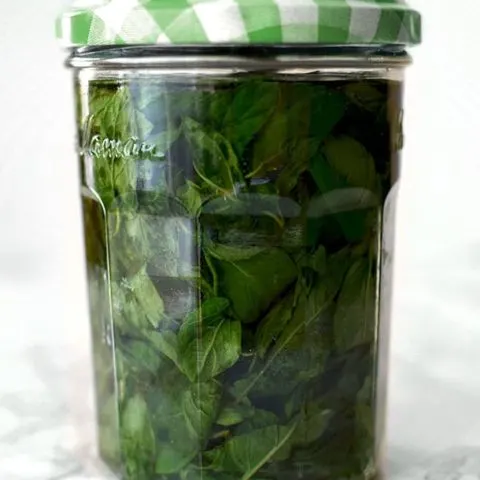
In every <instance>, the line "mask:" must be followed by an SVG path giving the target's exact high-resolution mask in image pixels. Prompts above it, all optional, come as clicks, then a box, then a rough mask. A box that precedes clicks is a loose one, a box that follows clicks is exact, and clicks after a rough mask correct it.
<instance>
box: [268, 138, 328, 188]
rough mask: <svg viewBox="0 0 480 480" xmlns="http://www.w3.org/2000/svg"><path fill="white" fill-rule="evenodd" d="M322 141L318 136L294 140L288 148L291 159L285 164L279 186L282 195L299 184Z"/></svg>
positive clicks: (279, 178) (278, 182)
mask: <svg viewBox="0 0 480 480" xmlns="http://www.w3.org/2000/svg"><path fill="white" fill-rule="evenodd" d="M319 145H320V141H319V140H318V138H317V137H314V138H302V139H300V140H295V141H293V142H292V143H291V144H290V145H289V146H288V148H287V152H288V154H289V157H290V158H289V161H288V162H287V163H286V164H285V165H284V167H283V169H282V171H281V173H280V175H279V177H278V179H277V182H276V184H277V187H278V190H279V192H280V193H281V194H282V195H287V194H288V193H290V192H291V191H292V190H293V188H294V187H295V186H296V185H297V184H298V180H299V177H300V175H301V174H302V173H303V172H305V171H306V170H307V169H308V166H309V164H310V159H311V158H312V157H313V156H314V155H315V153H316V151H317V150H318V147H319Z"/></svg>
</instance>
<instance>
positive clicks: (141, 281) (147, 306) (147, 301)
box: [128, 271, 165, 328]
mask: <svg viewBox="0 0 480 480" xmlns="http://www.w3.org/2000/svg"><path fill="white" fill-rule="evenodd" d="M128 288H129V289H130V290H131V291H132V292H133V293H134V295H135V297H136V300H137V307H138V308H140V309H141V311H143V312H144V314H145V316H146V318H147V319H148V321H149V323H150V325H151V326H152V327H154V328H158V327H159V325H160V323H161V321H162V319H163V318H164V313H165V306H164V303H163V300H162V297H160V295H159V294H158V291H157V289H156V288H155V286H154V285H153V283H152V281H151V280H150V277H149V276H148V274H147V273H146V272H145V271H141V272H139V273H138V274H137V275H135V277H133V279H132V280H131V282H129V283H128Z"/></svg>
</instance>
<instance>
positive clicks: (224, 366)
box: [71, 46, 409, 480]
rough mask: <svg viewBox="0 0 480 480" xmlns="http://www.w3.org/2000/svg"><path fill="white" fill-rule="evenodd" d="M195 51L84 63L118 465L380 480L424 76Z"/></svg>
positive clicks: (136, 479)
mask: <svg viewBox="0 0 480 480" xmlns="http://www.w3.org/2000/svg"><path fill="white" fill-rule="evenodd" d="M174 51H175V50H165V49H161V48H158V47H154V46H152V47H148V48H141V49H139V48H134V47H128V48H126V47H124V48H121V47H116V48H94V49H92V48H89V49H80V50H77V51H76V52H75V53H74V54H73V56H72V58H71V64H72V65H73V66H74V67H75V89H76V98H77V120H78V130H79V150H80V162H81V181H82V185H81V192H82V199H83V213H84V226H85V239H86V255H87V263H88V282H89V290H90V310H91V322H92V332H93V344H94V364H95V375H96V391H97V410H98V424H99V437H100V451H101V455H102V458H103V459H104V460H105V461H106V462H107V463H108V464H109V465H110V467H111V468H112V469H113V470H114V471H115V472H116V473H117V474H118V476H119V478H123V479H126V480H153V479H155V480H167V479H168V480H170V479H171V480H197V479H203V480H234V479H235V480H238V479H241V480H249V479H257V480H267V479H272V480H295V479H308V480H344V479H349V480H357V479H358V480H360V479H371V478H380V476H381V470H382V469H381V460H382V459H381V456H382V455H381V446H382V437H383V428H382V424H383V415H384V400H385V399H384V397H385V395H384V393H383V392H384V383H385V381H386V379H385V378H384V376H383V375H381V376H380V375H378V374H377V371H378V370H379V368H380V371H382V370H381V367H382V362H384V361H385V359H384V358H382V357H383V356H380V355H378V350H379V347H381V346H382V351H383V350H385V348H384V347H385V345H386V342H388V339H386V338H382V336H381V335H379V321H378V316H379V315H378V313H379V304H380V299H381V288H380V281H379V280H380V275H381V268H380V266H381V239H382V214H383V205H384V202H385V199H386V197H387V195H388V194H389V192H390V190H391V188H392V186H393V185H394V184H395V182H396V181H397V179H398V175H399V152H400V150H401V146H402V128H401V125H402V82H403V69H404V67H405V66H406V65H407V64H408V62H409V58H408V57H407V56H406V54H405V53H403V51H402V50H390V51H387V50H382V49H370V50H365V49H360V48H340V47H338V48H315V49H306V48H300V47H297V48H294V49H289V48H281V49H275V48H273V47H272V48H249V49H247V50H246V49H242V48H228V49H222V48H215V49H214V50H212V49H208V48H203V49H202V48H195V49H188V48H183V49H182V50H181V51H180V52H179V54H177V53H175V54H174V53H172V52H174ZM385 273H387V274H388V273H389V272H384V274H385ZM383 300H384V299H382V301H383ZM382 322H388V318H383V319H382Z"/></svg>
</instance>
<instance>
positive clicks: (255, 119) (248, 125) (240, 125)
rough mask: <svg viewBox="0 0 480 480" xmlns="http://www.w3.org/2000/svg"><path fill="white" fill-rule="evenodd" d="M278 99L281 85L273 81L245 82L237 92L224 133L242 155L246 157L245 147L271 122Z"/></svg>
mask: <svg viewBox="0 0 480 480" xmlns="http://www.w3.org/2000/svg"><path fill="white" fill-rule="evenodd" d="M278 96H279V88H278V84H277V83H273V82H272V83H267V82H260V81H258V82H255V81H251V82H245V83H242V84H240V86H239V87H238V88H237V89H236V90H235V96H234V98H233V101H232V103H231V105H230V108H229V109H228V111H227V114H226V115H225V118H224V128H223V133H224V135H225V137H226V138H228V139H229V140H230V141H231V142H232V145H234V146H235V150H236V152H237V154H238V155H240V156H241V155H243V151H244V149H245V147H246V146H247V145H248V143H249V142H250V141H251V140H252V138H253V137H254V135H255V134H256V133H257V132H258V131H259V130H260V129H261V128H262V126H263V125H264V124H265V123H266V122H267V120H268V119H269V117H270V115H271V114H272V112H273V110H274V109H275V106H276V103H277V98H278Z"/></svg>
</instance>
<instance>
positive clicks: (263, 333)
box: [255, 292, 294, 358]
mask: <svg viewBox="0 0 480 480" xmlns="http://www.w3.org/2000/svg"><path fill="white" fill-rule="evenodd" d="M293 300H294V292H291V293H290V294H288V295H287V296H286V297H284V298H282V300H280V301H279V302H278V303H276V304H275V305H274V306H273V307H272V308H271V309H270V310H269V311H268V313H267V315H266V316H265V317H264V318H263V320H262V321H261V323H260V325H259V326H258V329H257V332H256V334H255V344H256V352H257V355H258V356H259V357H260V358H264V357H265V354H266V353H267V351H268V349H269V348H270V346H271V345H272V343H274V342H275V341H276V340H277V339H278V337H279V336H280V334H281V333H282V332H283V330H284V328H285V326H286V325H287V324H288V322H289V321H290V320H291V318H292V313H293V312H292V310H293Z"/></svg>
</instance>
